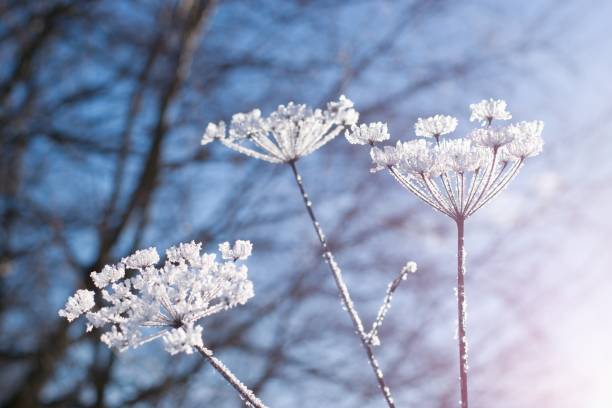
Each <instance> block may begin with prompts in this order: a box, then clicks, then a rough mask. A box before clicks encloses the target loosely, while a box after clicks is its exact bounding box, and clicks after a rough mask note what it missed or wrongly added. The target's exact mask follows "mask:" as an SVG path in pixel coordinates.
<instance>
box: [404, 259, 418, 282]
mask: <svg viewBox="0 0 612 408" xmlns="http://www.w3.org/2000/svg"><path fill="white" fill-rule="evenodd" d="M416 271H417V264H416V262H414V261H408V262H406V265H404V267H403V268H402V279H406V274H408V273H415V272H416Z"/></svg>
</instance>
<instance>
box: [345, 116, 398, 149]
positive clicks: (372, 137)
mask: <svg viewBox="0 0 612 408" xmlns="http://www.w3.org/2000/svg"><path fill="white" fill-rule="evenodd" d="M345 136H346V140H348V141H349V143H351V144H360V145H367V144H369V145H371V144H374V143H379V142H384V141H385V140H388V139H389V137H390V136H389V131H388V129H387V124H386V123H382V122H374V123H370V124H367V125H366V124H361V125H359V126H352V127H351V129H350V130H347V131H346V133H345Z"/></svg>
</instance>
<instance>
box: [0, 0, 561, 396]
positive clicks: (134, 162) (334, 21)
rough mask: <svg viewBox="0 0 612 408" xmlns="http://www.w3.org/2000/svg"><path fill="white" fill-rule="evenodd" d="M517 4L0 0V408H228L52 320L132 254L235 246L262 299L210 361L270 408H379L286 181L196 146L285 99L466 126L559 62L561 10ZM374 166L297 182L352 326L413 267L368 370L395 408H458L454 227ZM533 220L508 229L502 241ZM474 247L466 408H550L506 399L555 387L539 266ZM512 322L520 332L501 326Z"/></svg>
mask: <svg viewBox="0 0 612 408" xmlns="http://www.w3.org/2000/svg"><path fill="white" fill-rule="evenodd" d="M523 6H524V7H523ZM521 7H523V8H521V9H520V11H516V12H515V13H514V14H512V13H509V11H508V8H507V7H502V6H501V5H500V6H495V5H491V4H487V2H484V1H483V2H478V1H476V2H465V3H463V2H461V4H459V2H452V1H443V0H406V1H399V0H397V1H395V0H388V1H382V2H371V1H365V0H363V1H361V0H355V1H347V2H335V1H329V0H303V1H295V2H291V1H272V0H270V1H261V2H255V1H248V0H244V1H243V0H226V1H213V0H210V1H204V0H199V1H198V0H172V1H142V0H138V1H121V0H117V1H113V2H103V1H96V0H89V1H79V0H48V1H36V0H32V1H10V0H5V1H2V2H1V3H0V19H1V21H2V24H1V25H0V56H1V57H2V60H3V61H4V64H2V67H0V107H1V108H0V135H1V143H0V194H1V196H0V217H1V221H0V222H1V225H2V226H1V228H0V275H1V276H0V324H1V326H0V327H1V330H0V364H1V369H0V403H2V404H3V406H5V407H38V406H48V407H106V406H109V407H114V406H122V407H124V406H169V407H177V406H181V407H189V406H212V407H225V406H227V407H230V406H239V404H240V402H239V401H238V400H237V398H236V396H235V395H234V393H233V391H232V390H231V389H230V388H229V387H225V386H224V385H223V384H222V383H221V380H220V379H219V378H217V377H216V376H215V374H214V373H213V372H212V370H210V367H207V366H206V364H204V363H203V362H202V361H200V360H199V359H197V358H189V357H187V356H185V357H181V358H178V359H177V358H172V359H171V358H170V357H169V356H167V355H165V353H163V352H162V351H161V350H160V349H155V347H157V346H155V345H150V346H148V347H145V348H143V349H140V350H137V351H134V352H132V351H130V352H129V353H125V354H122V355H116V354H115V353H113V352H111V351H109V350H107V349H106V348H105V346H103V345H102V344H100V342H99V341H97V338H96V336H95V333H94V336H92V335H80V334H78V333H80V332H81V331H79V330H74V329H76V328H73V329H69V328H68V326H67V324H65V323H64V322H63V321H62V320H60V319H59V318H58V317H57V309H58V308H59V307H61V305H62V304H63V302H64V300H65V298H66V296H67V295H68V294H69V293H71V292H73V290H74V289H75V288H76V287H81V286H85V285H88V284H89V283H88V281H87V278H88V275H89V272H90V271H92V270H99V269H100V268H101V267H102V266H103V265H104V264H105V263H109V262H113V261H115V260H117V259H119V258H120V257H121V256H123V255H125V254H126V253H128V252H130V251H132V250H134V249H137V248H140V247H145V246H151V245H154V246H158V247H159V248H163V247H165V246H167V245H170V244H173V243H177V242H180V241H185V240H191V239H195V240H202V241H204V242H205V243H208V245H216V243H217V242H220V241H221V240H224V239H250V240H251V241H253V243H254V246H255V248H254V254H255V255H254V258H253V262H252V263H251V267H250V270H251V272H250V273H251V275H252V278H253V280H254V282H255V288H256V297H255V299H254V301H253V302H251V303H249V304H248V305H247V306H245V307H242V308H240V310H236V313H232V315H231V318H229V319H223V318H222V317H216V318H213V319H211V321H210V322H207V324H206V326H205V334H204V337H205V341H206V343H207V344H209V345H210V346H211V348H212V349H214V350H216V352H217V353H219V354H220V355H222V356H223V357H224V360H228V365H230V366H231V367H233V369H234V371H235V372H236V374H237V375H239V376H240V377H241V379H242V380H243V381H244V382H245V383H247V384H249V386H250V387H251V388H252V389H253V390H254V391H255V392H256V393H257V394H259V395H260V396H261V397H262V399H264V400H265V401H267V402H268V403H269V404H270V405H271V406H276V407H286V406H334V407H365V406H380V405H381V403H382V401H381V400H380V396H379V394H378V393H377V390H376V386H375V384H374V383H373V382H372V381H371V378H370V376H369V375H362V373H364V372H366V370H367V361H365V359H363V356H362V354H361V352H360V351H359V349H358V348H359V344H358V342H357V341H356V340H355V339H354V338H353V337H352V336H351V332H350V331H351V328H350V325H349V322H348V321H347V319H346V316H344V315H343V313H342V310H340V307H339V305H338V302H337V298H336V293H335V291H334V289H333V284H332V281H331V278H330V277H329V276H328V275H327V272H326V271H325V270H324V267H323V265H322V259H321V257H320V253H319V252H318V251H319V249H318V245H317V244H316V237H315V236H313V235H312V233H311V231H310V229H309V228H310V226H309V225H308V222H307V220H306V218H305V216H304V214H303V212H302V208H301V205H302V203H301V202H300V197H299V194H298V193H297V191H295V189H294V186H292V185H291V180H290V175H289V174H288V173H287V172H285V171H284V170H285V169H284V168H283V169H278V168H276V167H275V166H266V165H263V164H260V163H255V162H253V161H245V160H244V159H243V158H241V157H238V156H237V155H234V154H232V153H231V152H228V151H226V150H225V149H216V148H213V149H203V148H201V147H200V146H199V139H200V136H201V133H202V131H203V129H204V126H205V124H206V123H207V122H208V121H216V120H221V119H225V120H227V119H228V117H229V115H230V114H231V113H233V112H237V111H241V110H248V109H252V108H254V107H256V106H257V107H261V108H262V109H263V110H265V111H268V110H270V109H272V108H274V107H275V106H276V105H277V104H279V103H285V102H287V101H289V100H295V101H296V102H307V103H311V104H315V105H321V104H322V103H324V102H326V101H327V100H330V99H335V98H336V97H337V96H338V95H339V94H340V93H347V95H348V96H349V97H351V99H353V100H354V101H355V102H356V105H357V109H358V110H359V111H360V112H361V113H362V121H370V120H382V121H389V122H390V126H391V128H392V130H394V129H396V130H398V131H401V132H402V133H403V134H404V135H409V134H411V132H412V130H411V126H412V123H413V121H414V119H415V117H416V116H419V115H423V116H424V115H427V114H429V113H433V111H434V110H435V111H439V110H443V111H444V110H445V111H446V112H447V113H448V112H456V111H459V108H458V107H460V108H461V109H462V110H461V112H466V111H467V104H468V103H470V102H473V101H475V100H477V99H479V98H481V97H489V96H498V95H493V94H492V93H499V92H502V91H507V90H508V89H509V87H508V84H510V83H511V81H512V80H513V79H514V78H516V77H517V75H521V76H522V77H523V78H524V77H525V75H527V74H528V73H529V71H530V70H533V65H532V61H531V60H532V59H533V60H534V61H535V60H537V57H541V55H543V54H544V55H545V54H547V53H549V52H551V51H552V53H553V54H554V53H555V51H556V50H555V49H554V46H553V45H552V44H551V41H550V39H551V38H554V36H555V35H557V31H558V30H563V27H564V25H563V24H562V22H563V21H564V20H563V19H564V18H567V13H564V12H563V10H564V9H563V8H562V7H558V5H557V3H555V2H547V4H544V3H541V4H539V5H529V4H522V6H521ZM542 16H546V19H545V21H544V22H542ZM504 25H506V26H507V27H510V28H508V29H507V30H504ZM481 90H485V91H484V92H482V93H481ZM499 96H503V95H499ZM434 106H435V109H434ZM510 109H511V110H512V104H510ZM466 117H467V114H466V115H463V116H462V117H461V118H462V120H465V118H466ZM538 118H539V116H537V115H536V117H533V118H528V119H538ZM545 137H546V134H545ZM366 156H367V155H364V154H363V152H362V151H360V150H359V149H354V148H352V147H350V146H347V145H346V144H345V143H343V142H342V141H340V140H337V141H335V142H333V143H332V144H330V146H329V147H327V148H326V149H324V150H323V151H322V152H319V153H317V154H316V155H314V156H313V157H312V158H308V159H307V160H305V161H304V169H305V174H304V176H305V182H306V184H308V185H310V186H311V187H310V188H312V189H313V191H312V195H313V198H314V199H315V200H316V201H317V204H319V206H320V207H321V218H322V219H323V221H324V222H325V224H327V226H326V230H327V231H328V233H329V234H330V237H329V238H330V245H331V246H332V247H333V249H334V251H336V252H337V253H338V254H339V257H340V262H341V264H342V265H343V267H344V269H345V270H346V272H345V273H346V275H347V280H348V281H349V285H350V286H351V287H352V289H353V291H354V293H355V297H356V300H357V303H358V305H357V306H358V309H359V310H360V311H361V312H362V314H363V315H364V317H365V318H366V320H368V319H369V321H371V319H373V318H374V316H375V313H376V308H377V306H378V304H379V302H380V300H381V299H382V296H383V294H384V290H385V287H386V285H387V283H388V282H389V281H390V280H391V279H392V278H393V277H394V276H395V275H396V274H397V273H398V272H399V270H400V268H401V266H402V265H403V264H404V263H405V262H406V260H408V259H414V260H416V261H417V262H419V265H420V271H421V272H419V274H418V276H414V277H411V280H410V283H409V284H408V285H406V286H405V287H402V288H400V289H399V290H398V293H396V295H395V297H396V302H397V303H396V304H395V305H394V306H393V308H392V309H391V312H390V316H389V318H388V319H389V320H388V322H387V323H386V324H385V326H384V327H383V330H382V333H381V339H382V342H383V344H384V345H385V346H386V347H383V348H381V350H380V355H381V363H382V365H383V367H384V369H385V373H386V376H387V377H388V379H389V382H390V384H391V387H392V389H393V390H394V392H395V395H396V398H397V400H398V403H399V406H423V407H440V408H445V407H452V406H455V405H456V401H457V384H456V376H457V375H456V373H457V369H456V366H455V364H456V357H455V348H454V347H455V342H454V341H453V340H452V327H453V326H452V324H453V320H452V319H453V317H452V316H453V302H454V299H453V297H452V287H453V279H454V277H453V274H452V273H448V272H449V271H448V270H446V269H444V268H441V267H440V265H450V264H452V262H446V260H447V259H452V251H453V246H452V245H446V244H445V242H446V241H445V240H446V237H447V235H448V236H449V237H450V238H449V239H451V240H452V229H451V226H449V225H446V223H445V220H443V219H440V218H439V217H433V216H431V215H428V214H429V211H428V210H427V209H426V208H423V207H422V206H421V205H420V204H419V203H417V202H416V200H413V199H412V198H411V197H409V196H408V195H407V194H406V193H404V192H403V191H401V189H400V188H398V187H397V186H395V185H394V184H393V182H392V181H389V180H387V179H386V178H385V180H384V181H382V179H381V178H376V179H375V178H374V177H375V176H370V175H369V174H368V172H367V169H368V166H369V163H368V158H367V157H366ZM381 196H384V197H385V200H384V201H385V202H381V200H380V197H381ZM549 203H550V202H549V201H538V204H539V205H541V206H543V207H544V208H546V206H547V205H548V204H549ZM537 211H538V208H533V209H530V210H528V211H527V210H526V211H525V217H523V218H521V219H520V220H517V221H516V222H515V223H512V225H515V226H514V227H513V228H514V229H515V230H516V231H518V232H517V233H519V234H520V233H522V232H521V231H524V229H525V228H527V227H529V225H530V221H529V220H530V219H531V218H529V216H530V215H533V214H536V213H537ZM504 231H506V232H505V233H504V234H503V235H504V236H505V237H507V236H509V235H510V234H511V231H512V230H511V229H507V230H504ZM493 237H494V238H495V237H497V238H499V237H498V236H496V235H493ZM417 238H418V239H417ZM471 238H472V237H470V236H468V240H469V239H471ZM473 238H474V239H479V238H482V237H477V236H474V237H473ZM487 238H490V237H487ZM499 239H501V240H503V239H505V238H499ZM489 241H490V240H488V239H487V240H482V242H481V244H482V245H480V246H481V248H480V249H478V250H477V252H475V253H474V254H470V256H473V258H472V259H471V260H470V265H472V266H471V269H472V270H479V269H484V267H485V266H487V267H491V268H495V269H499V271H498V272H496V273H495V276H496V277H499V276H500V275H504V276H507V277H506V278H504V279H502V278H499V279H500V280H499V281H495V282H491V280H493V279H494V278H492V277H489V278H488V279H489V281H487V278H485V277H484V276H483V279H484V282H489V283H491V284H490V285H488V284H483V286H482V287H481V288H480V289H479V290H475V291H474V292H470V289H471V288H468V300H471V298H470V296H473V297H475V298H477V299H478V298H480V299H485V300H475V301H474V305H476V306H473V308H472V307H471V308H470V309H471V310H480V309H477V308H480V307H482V308H484V309H486V310H489V312H488V313H483V314H479V315H478V316H477V317H474V318H472V319H471V321H470V323H469V324H470V330H471V334H473V335H474V339H473V352H472V354H471V358H472V367H473V370H474V372H473V376H474V378H475V382H474V383H473V387H474V389H475V391H476V392H475V395H477V397H476V398H475V402H476V404H475V406H477V407H484V406H487V407H491V406H494V407H525V406H550V405H547V401H550V398H551V397H550V393H551V392H552V391H551V390H552V389H554V387H555V386H556V384H555V383H554V382H552V380H551V381H550V382H546V381H542V383H541V384H539V386H538V387H530V384H529V382H527V383H522V385H520V390H521V392H520V393H517V391H516V390H517V387H519V385H517V384H521V382H520V381H521V380H524V377H529V378H532V379H536V378H537V379H541V378H542V377H541V376H542V375H543V374H542V373H544V372H547V370H550V369H551V368H550V366H548V365H547V361H546V360H545V359H542V358H539V357H541V356H539V355H538V353H539V351H540V349H541V347H544V346H545V345H546V344H547V343H546V341H547V339H546V337H547V334H546V333H542V331H545V330H546V329H545V328H544V329H542V328H541V327H539V326H538V324H537V321H536V320H535V318H534V320H533V321H532V320H531V319H530V316H529V315H530V313H531V311H532V310H533V309H534V308H537V305H535V306H534V304H535V303H537V302H538V301H539V298H538V295H537V292H534V293H536V294H534V295H533V296H526V295H525V296H520V295H521V294H519V293H518V292H517V288H523V289H521V290H525V286H524V285H525V281H526V280H527V279H528V277H529V276H531V274H532V272H533V270H536V269H538V266H537V263H538V262H541V258H538V257H535V258H531V259H530V260H529V261H528V262H529V263H523V264H521V265H522V267H521V268H519V267H516V268H514V266H516V265H511V264H508V263H507V260H508V259H516V258H514V256H515V255H514V254H513V253H512V251H517V252H519V249H517V248H516V247H515V245H514V243H513V245H511V246H510V247H509V248H508V251H506V252H504V251H503V250H500V248H501V247H502V242H500V241H496V240H492V241H490V242H492V243H491V244H490V247H489V246H487V245H486V244H485V243H486V242H489ZM524 241H525V242H523V244H524V245H532V246H533V245H534V244H533V240H528V239H526V240H524ZM449 242H450V241H449ZM441 248H445V249H443V250H442V249H441ZM544 250H545V249H543V251H544ZM441 251H445V252H441ZM491 254H493V255H494V256H491ZM440 258H444V259H442V260H440ZM498 258H503V259H498ZM521 271H523V272H521ZM484 274H485V273H484V271H483V272H482V275H484ZM476 276H478V277H479V278H480V277H481V275H480V274H477V275H476ZM412 278H414V279H412ZM471 279H472V278H471V277H469V278H468V280H469V282H468V286H469V285H471V284H472V281H471ZM495 279H497V278H495ZM517 285H521V286H517ZM534 286H535V284H534ZM545 287H546V288H548V289H550V287H549V286H545ZM550 290H552V291H555V290H556V289H550ZM485 292H488V293H485ZM492 299H493V300H492ZM471 305H472V304H471ZM517 316H519V317H520V319H521V322H520V324H512V325H511V326H510V327H506V326H504V325H503V324H502V321H501V320H504V319H506V321H509V320H512V321H514V320H517ZM496 319H499V320H496ZM492 340H494V341H492ZM526 343H528V344H526ZM475 350H477V351H475ZM502 375H503V380H502V379H501V377H502ZM486 378H489V379H492V378H493V379H497V380H498V381H497V380H496V381H486V380H485V379H486ZM501 401H503V402H501ZM555 406H561V405H555Z"/></svg>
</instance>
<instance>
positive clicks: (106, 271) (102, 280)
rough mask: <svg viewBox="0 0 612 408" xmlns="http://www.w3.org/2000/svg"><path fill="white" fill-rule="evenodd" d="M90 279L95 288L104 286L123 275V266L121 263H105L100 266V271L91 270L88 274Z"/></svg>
mask: <svg viewBox="0 0 612 408" xmlns="http://www.w3.org/2000/svg"><path fill="white" fill-rule="evenodd" d="M89 276H90V277H91V280H92V281H93V283H94V285H95V286H96V287H97V288H100V289H102V288H105V287H106V286H108V285H109V284H111V283H114V282H117V281H118V280H119V279H122V278H123V277H124V276H125V266H124V265H123V264H118V265H106V266H105V267H104V268H102V271H100V273H97V272H96V271H93V272H92V273H90V274H89Z"/></svg>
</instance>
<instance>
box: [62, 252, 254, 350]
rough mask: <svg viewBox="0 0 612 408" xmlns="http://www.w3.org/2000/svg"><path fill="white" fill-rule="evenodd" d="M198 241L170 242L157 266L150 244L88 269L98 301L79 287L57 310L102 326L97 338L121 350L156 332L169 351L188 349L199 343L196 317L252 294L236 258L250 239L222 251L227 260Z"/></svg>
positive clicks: (243, 256)
mask: <svg viewBox="0 0 612 408" xmlns="http://www.w3.org/2000/svg"><path fill="white" fill-rule="evenodd" d="M201 246H202V244H200V243H195V242H193V241H192V242H190V243H184V244H180V245H178V246H175V247H171V248H169V249H168V250H167V251H166V261H165V263H164V264H163V265H162V266H159V267H158V266H156V264H157V263H158V262H159V255H158V253H157V250H156V249H155V248H149V249H145V250H141V251H136V252H135V253H134V254H132V255H130V256H128V257H126V258H123V259H122V260H121V262H119V263H118V264H116V265H107V266H105V267H104V268H103V269H102V270H101V271H100V272H92V273H91V275H90V276H91V278H92V280H93V283H94V285H95V286H96V288H98V291H99V292H98V293H99V295H100V298H101V302H100V303H99V304H97V305H96V302H95V300H94V298H95V295H96V293H95V292H94V291H90V290H83V289H81V290H78V291H77V292H76V293H75V294H74V295H73V296H71V297H70V298H69V299H68V301H67V302H66V306H65V307H64V309H62V310H60V311H59V315H60V316H63V317H65V318H66V319H68V321H73V320H74V319H76V318H78V317H79V316H81V315H83V314H85V317H86V318H87V321H88V325H87V331H90V330H92V329H93V328H97V329H101V330H103V334H102V336H101V338H100V339H101V340H102V342H104V343H105V344H107V345H108V346H109V347H113V348H117V349H119V350H121V351H123V350H125V349H126V348H128V347H138V346H140V345H142V344H144V343H147V342H149V341H151V340H154V339H156V338H159V337H161V338H163V341H164V345H165V348H166V350H167V351H168V352H169V353H171V354H176V353H180V352H186V353H192V352H193V351H194V348H195V347H202V346H203V342H202V326H199V325H197V324H196V323H197V322H198V321H199V320H200V319H202V318H204V317H206V316H210V315H212V314H214V313H217V312H219V311H221V310H226V309H229V308H231V307H234V306H236V305H242V304H244V303H246V302H247V300H249V299H250V298H251V297H252V296H253V284H252V282H251V281H250V280H249V279H248V277H247V267H246V266H245V265H239V264H237V263H235V261H236V260H238V259H241V260H244V259H246V258H247V257H248V256H249V255H250V254H251V243H250V242H248V241H237V242H236V244H234V247H233V248H232V249H230V250H231V251H233V252H232V255H231V256H229V257H227V256H226V255H227V253H223V259H231V260H229V261H222V262H218V261H217V260H216V255H215V254H208V253H201ZM220 247H221V248H230V245H229V243H224V244H221V245H220ZM222 252H223V249H222ZM126 271H129V272H130V273H129V275H126ZM128 276H129V277H128ZM96 306H97V307H96Z"/></svg>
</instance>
